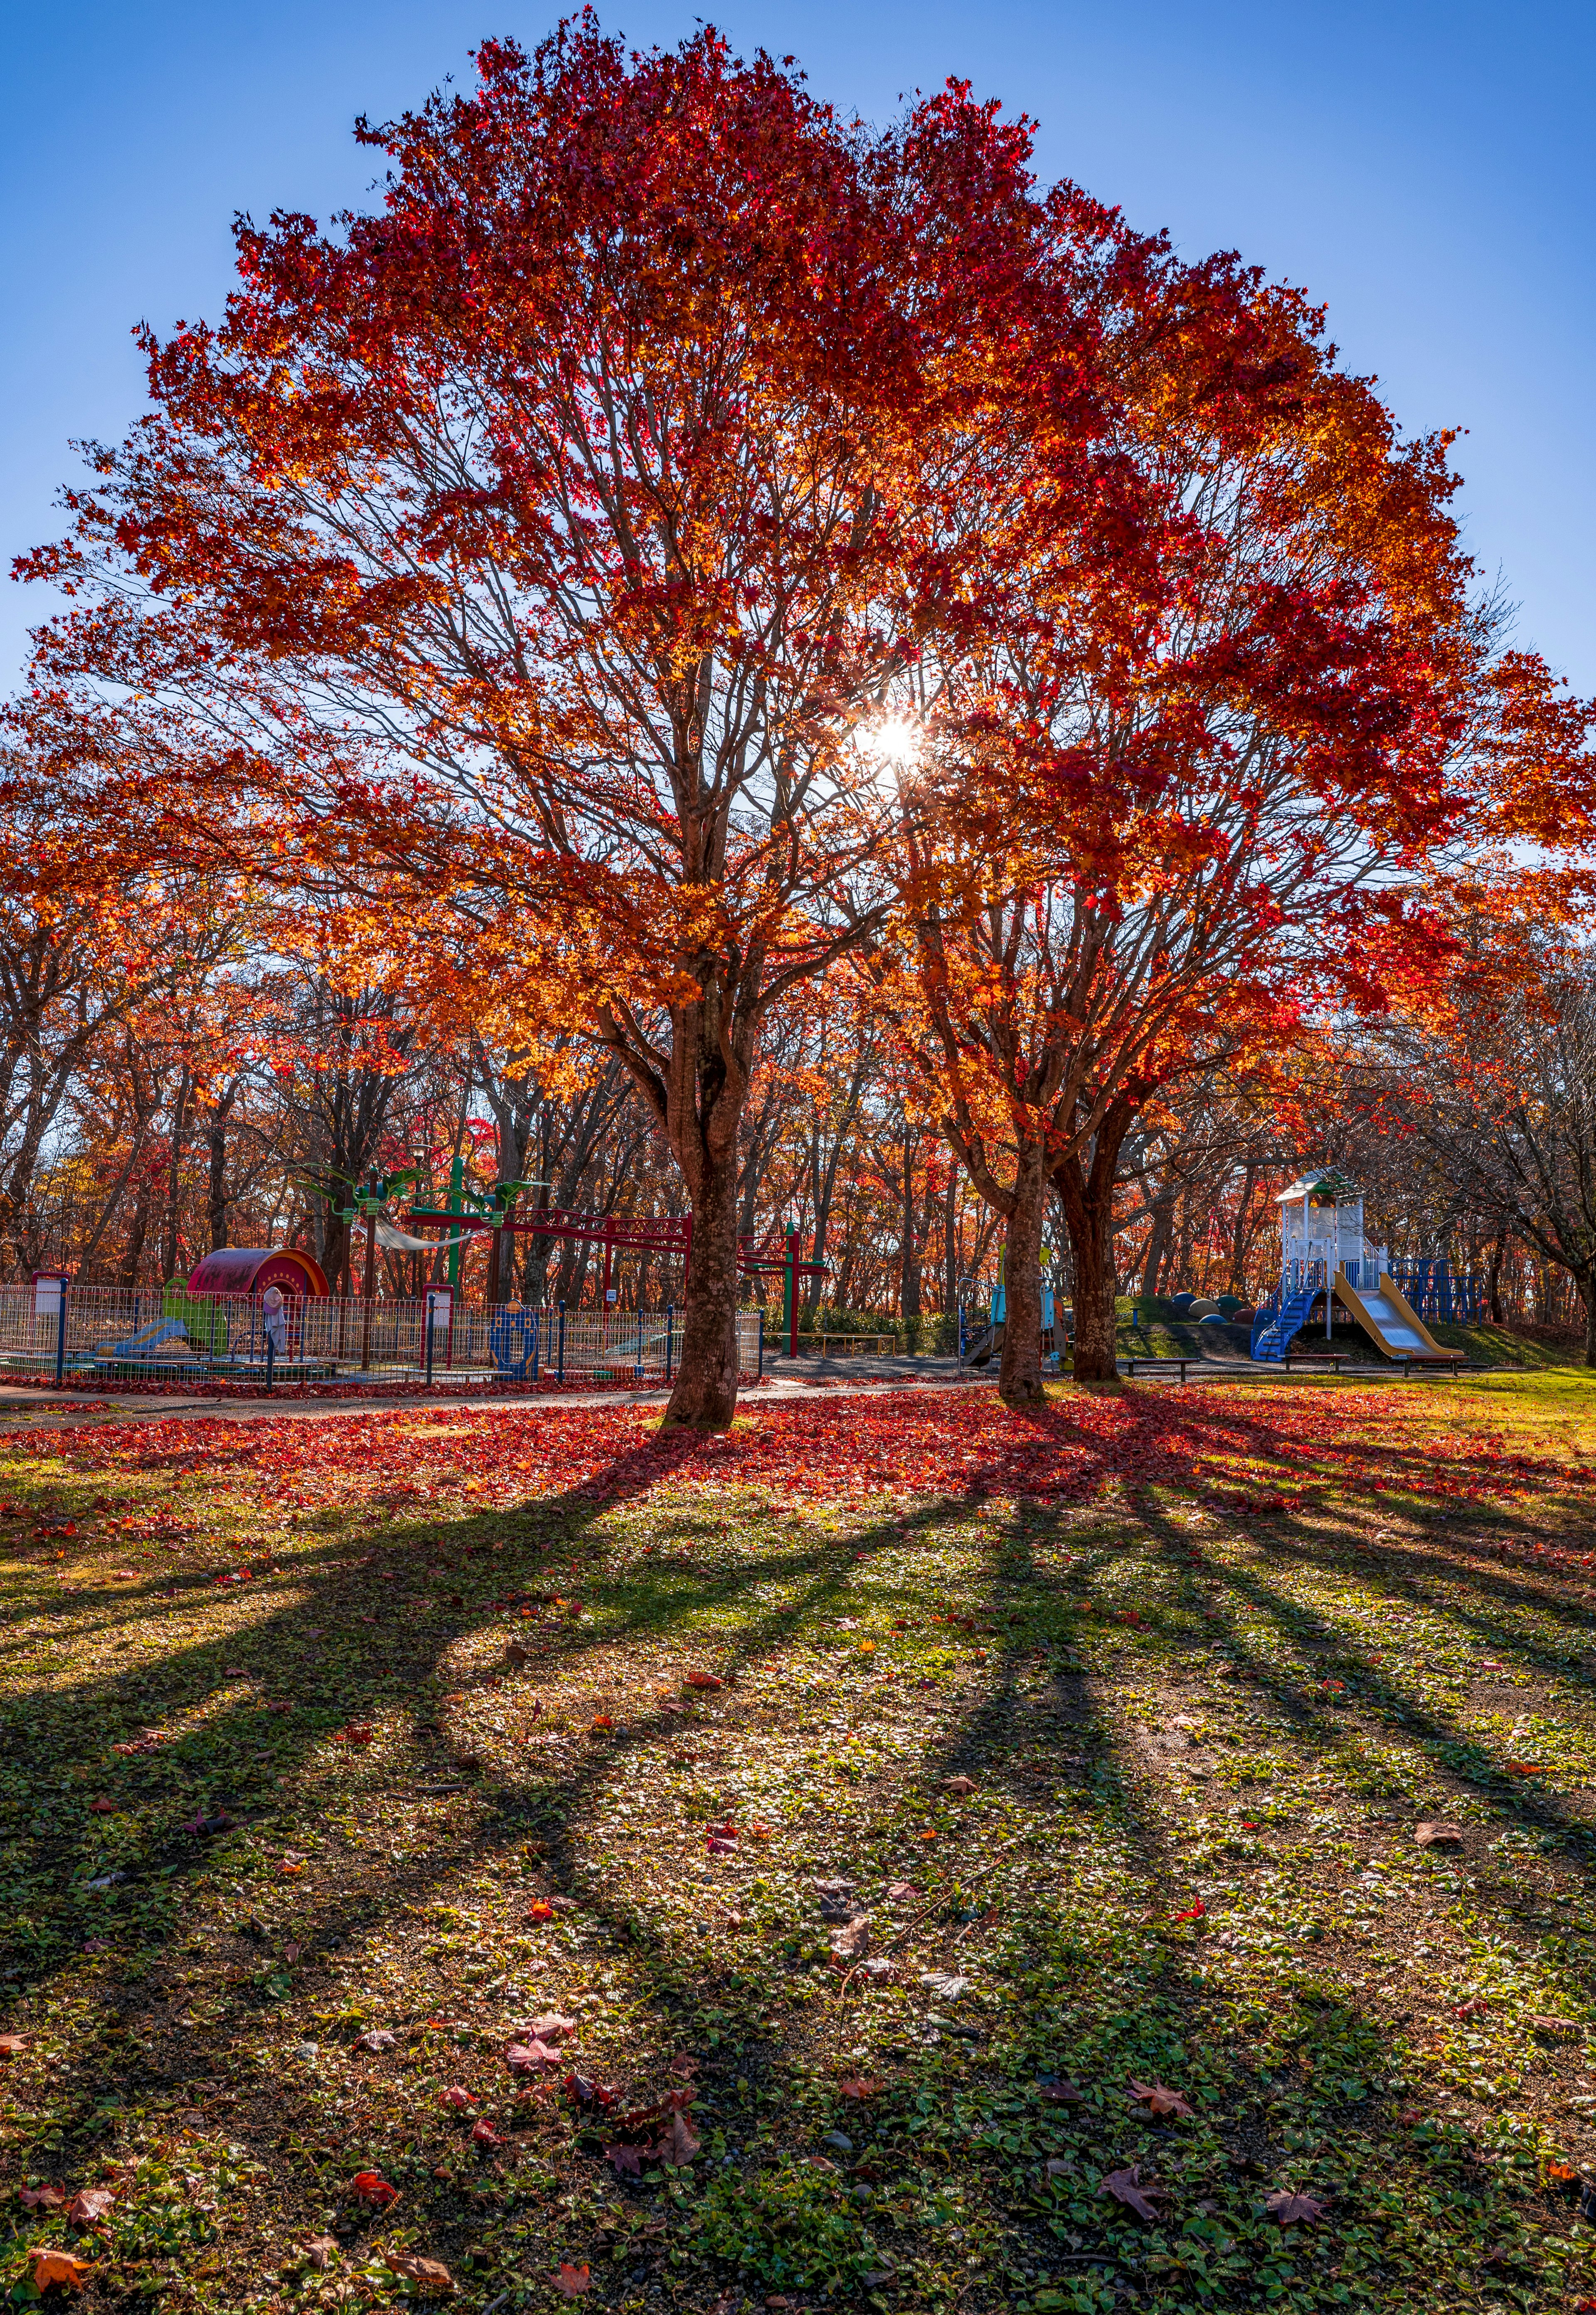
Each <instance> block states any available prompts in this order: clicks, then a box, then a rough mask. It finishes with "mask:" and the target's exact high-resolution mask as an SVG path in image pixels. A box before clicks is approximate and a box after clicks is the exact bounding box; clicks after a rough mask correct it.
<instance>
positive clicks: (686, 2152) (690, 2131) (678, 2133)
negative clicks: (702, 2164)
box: [654, 2107, 701, 2169]
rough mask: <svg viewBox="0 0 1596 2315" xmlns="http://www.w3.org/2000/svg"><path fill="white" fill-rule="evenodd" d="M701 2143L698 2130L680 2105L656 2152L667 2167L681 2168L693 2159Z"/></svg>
mask: <svg viewBox="0 0 1596 2315" xmlns="http://www.w3.org/2000/svg"><path fill="white" fill-rule="evenodd" d="M700 2143H701V2141H700V2139H699V2136H698V2133H697V2132H696V2130H695V2129H694V2127H693V2125H692V2124H691V2123H690V2122H689V2121H688V2120H687V2115H685V2114H684V2113H682V2112H681V2110H680V2108H679V2107H678V2110H677V2112H676V2113H675V2114H673V2115H671V2117H670V2119H669V2122H668V2123H667V2124H666V2125H665V2128H664V2130H663V2132H662V2133H661V2138H660V2142H659V2144H658V2145H657V2146H656V2147H655V2149H654V2152H655V2154H656V2155H657V2156H658V2157H659V2159H660V2160H661V2162H663V2163H664V2165H665V2167H666V2169H683V2168H684V2167H685V2166H686V2165H687V2163H689V2162H690V2161H691V2160H693V2157H694V2155H695V2154H696V2153H697V2151H698V2149H699V2145H700Z"/></svg>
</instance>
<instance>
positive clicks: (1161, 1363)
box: [1124, 1351, 1208, 1382]
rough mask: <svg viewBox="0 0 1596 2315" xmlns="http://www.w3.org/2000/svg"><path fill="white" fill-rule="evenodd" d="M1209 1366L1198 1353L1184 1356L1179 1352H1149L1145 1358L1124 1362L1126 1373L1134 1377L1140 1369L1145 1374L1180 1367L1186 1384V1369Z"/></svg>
mask: <svg viewBox="0 0 1596 2315" xmlns="http://www.w3.org/2000/svg"><path fill="white" fill-rule="evenodd" d="M1207 1364H1208V1361H1207V1360H1206V1359H1205V1358H1203V1357H1201V1354H1200V1353H1198V1352H1196V1351H1191V1352H1188V1353H1184V1355H1183V1353H1180V1352H1178V1351H1169V1352H1166V1353H1163V1354H1162V1355H1160V1354H1159V1353H1157V1352H1154V1351H1149V1352H1148V1353H1146V1354H1145V1356H1143V1357H1140V1358H1130V1359H1127V1360H1126V1361H1125V1362H1124V1365H1125V1372H1126V1373H1127V1374H1128V1375H1134V1374H1135V1372H1136V1370H1137V1369H1138V1368H1140V1369H1141V1370H1142V1371H1143V1372H1144V1373H1145V1372H1147V1371H1148V1370H1163V1369H1165V1368H1167V1367H1178V1368H1179V1369H1180V1379H1181V1380H1182V1381H1183V1382H1184V1380H1185V1379H1186V1369H1187V1368H1188V1367H1202V1366H1206V1365H1207Z"/></svg>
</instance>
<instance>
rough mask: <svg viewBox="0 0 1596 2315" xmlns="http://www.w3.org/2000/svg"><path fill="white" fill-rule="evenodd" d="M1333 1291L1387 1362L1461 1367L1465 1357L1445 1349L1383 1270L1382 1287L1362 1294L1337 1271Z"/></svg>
mask: <svg viewBox="0 0 1596 2315" xmlns="http://www.w3.org/2000/svg"><path fill="white" fill-rule="evenodd" d="M1333 1291H1334V1295H1335V1299H1336V1300H1337V1301H1338V1302H1339V1303H1340V1304H1341V1305H1342V1307H1343V1308H1344V1309H1347V1310H1350V1311H1351V1312H1352V1316H1353V1317H1354V1318H1355V1319H1356V1320H1357V1321H1358V1324H1359V1325H1360V1326H1361V1327H1362V1329H1363V1331H1364V1333H1365V1334H1366V1335H1368V1336H1369V1337H1370V1341H1371V1342H1373V1343H1374V1344H1376V1345H1377V1346H1378V1347H1379V1349H1380V1350H1382V1351H1384V1353H1385V1354H1386V1356H1387V1357H1388V1359H1406V1360H1410V1361H1411V1360H1414V1359H1423V1360H1425V1361H1427V1362H1430V1363H1432V1364H1433V1365H1436V1366H1459V1365H1461V1364H1462V1362H1463V1355H1464V1354H1463V1353H1462V1352H1461V1351H1448V1350H1443V1349H1442V1347H1441V1344H1439V1343H1438V1342H1437V1341H1436V1339H1435V1337H1434V1335H1432V1333H1431V1332H1430V1329H1429V1328H1428V1327H1427V1326H1425V1324H1424V1322H1423V1319H1422V1318H1421V1317H1420V1316H1419V1314H1418V1312H1417V1311H1416V1310H1415V1309H1414V1308H1413V1307H1412V1305H1411V1304H1410V1303H1409V1302H1407V1301H1406V1300H1405V1298H1404V1296H1403V1293H1402V1291H1401V1289H1400V1288H1399V1287H1398V1286H1397V1283H1396V1282H1395V1280H1394V1279H1391V1278H1389V1277H1388V1276H1387V1274H1386V1273H1385V1272H1384V1271H1383V1270H1382V1271H1381V1273H1380V1274H1379V1286H1378V1287H1374V1286H1371V1287H1370V1288H1369V1289H1368V1290H1367V1291H1359V1289H1358V1288H1357V1287H1355V1286H1352V1285H1349V1284H1348V1282H1347V1276H1346V1273H1345V1271H1344V1270H1337V1272H1336V1273H1335V1284H1334V1290H1333Z"/></svg>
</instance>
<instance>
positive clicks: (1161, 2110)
mask: <svg viewBox="0 0 1596 2315" xmlns="http://www.w3.org/2000/svg"><path fill="white" fill-rule="evenodd" d="M1131 2105H1132V2106H1145V2107H1146V2108H1147V2109H1148V2113H1149V2114H1154V2115H1158V2116H1159V2117H1160V2119H1162V2118H1164V2117H1166V2116H1167V2115H1190V2113H1191V2111H1192V2109H1191V2107H1189V2106H1188V2105H1187V2104H1186V2101H1185V2099H1184V2098H1182V2096H1181V2094H1180V2092H1179V2091H1178V2090H1172V2089H1170V2088H1169V2086H1168V2084H1167V2083H1166V2082H1132V2083H1131Z"/></svg>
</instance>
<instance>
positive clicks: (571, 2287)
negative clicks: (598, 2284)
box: [554, 2259, 593, 2299]
mask: <svg viewBox="0 0 1596 2315" xmlns="http://www.w3.org/2000/svg"><path fill="white" fill-rule="evenodd" d="M592 2288H593V2278H592V2276H591V2275H590V2273H589V2272H588V2269H587V2268H586V2266H569V2265H568V2264H567V2263H566V2261H565V2260H564V2259H562V2260H561V2261H560V2264H559V2266H558V2267H557V2268H556V2270H555V2273H554V2289H555V2290H556V2291H558V2292H560V2293H563V2296H564V2297H565V2298H567V2299H580V2298H581V2295H582V2293H583V2292H584V2291H591V2289H592Z"/></svg>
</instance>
